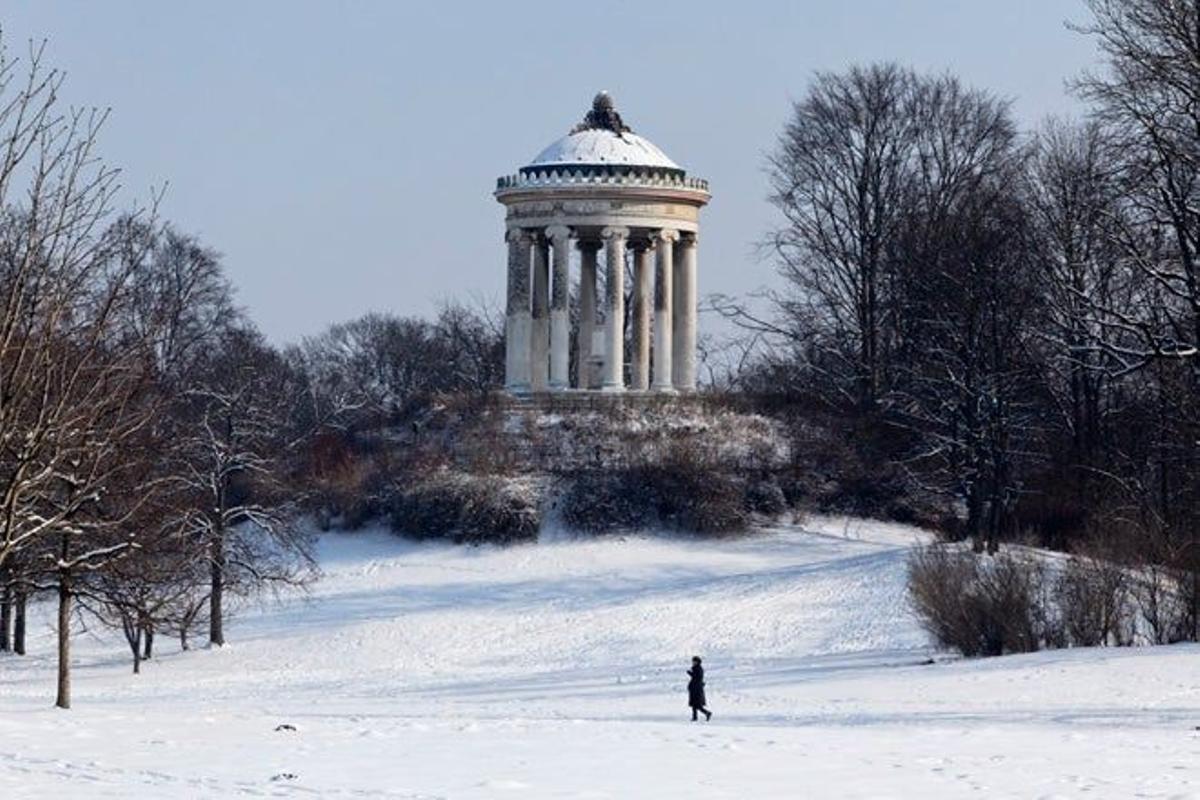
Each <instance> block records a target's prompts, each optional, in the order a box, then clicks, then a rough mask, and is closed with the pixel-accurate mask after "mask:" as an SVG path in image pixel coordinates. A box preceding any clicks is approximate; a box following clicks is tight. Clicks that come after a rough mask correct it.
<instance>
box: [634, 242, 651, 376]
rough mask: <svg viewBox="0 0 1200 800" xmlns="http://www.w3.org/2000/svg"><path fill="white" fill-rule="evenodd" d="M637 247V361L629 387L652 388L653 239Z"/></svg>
mask: <svg viewBox="0 0 1200 800" xmlns="http://www.w3.org/2000/svg"><path fill="white" fill-rule="evenodd" d="M632 247H633V364H631V365H630V380H629V388H631V389H633V390H634V391H636V392H644V391H646V390H647V389H649V388H650V303H651V298H650V278H651V275H650V242H648V241H645V240H638V241H637V242H634V243H633V244H632Z"/></svg>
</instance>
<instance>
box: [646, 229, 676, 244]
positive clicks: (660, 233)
mask: <svg viewBox="0 0 1200 800" xmlns="http://www.w3.org/2000/svg"><path fill="white" fill-rule="evenodd" d="M652 236H653V237H654V240H655V241H656V242H678V241H679V231H673V230H670V229H669V228H663V229H661V230H657V231H655V232H654V233H653V234H652Z"/></svg>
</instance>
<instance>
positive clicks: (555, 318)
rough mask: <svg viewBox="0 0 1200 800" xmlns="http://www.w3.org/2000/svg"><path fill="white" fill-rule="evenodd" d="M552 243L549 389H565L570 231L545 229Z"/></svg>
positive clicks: (569, 290)
mask: <svg viewBox="0 0 1200 800" xmlns="http://www.w3.org/2000/svg"><path fill="white" fill-rule="evenodd" d="M546 235H547V236H549V237H550V239H551V241H552V242H553V243H554V289H553V293H552V294H551V296H550V389H551V391H561V390H563V389H566V388H567V384H568V382H569V374H570V356H571V353H570V347H571V344H570V342H571V311H570V297H571V229H570V228H567V227H565V226H562V225H557V226H555V227H552V228H547V229H546Z"/></svg>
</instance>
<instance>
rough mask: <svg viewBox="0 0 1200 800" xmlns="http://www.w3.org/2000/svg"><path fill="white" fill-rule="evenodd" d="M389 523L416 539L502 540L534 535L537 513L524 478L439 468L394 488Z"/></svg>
mask: <svg viewBox="0 0 1200 800" xmlns="http://www.w3.org/2000/svg"><path fill="white" fill-rule="evenodd" d="M391 524H392V529H393V530H395V531H397V532H399V533H402V534H404V535H407V536H413V537H416V538H439V539H451V540H453V541H455V542H465V543H470V544H481V543H485V542H491V543H497V544H506V543H510V542H517V541H524V540H528V539H533V538H535V537H536V536H537V532H538V527H539V525H540V524H541V516H540V513H539V511H538V498H537V493H536V492H535V491H534V490H533V488H532V487H531V486H530V485H529V484H528V483H527V482H526V481H521V480H516V479H512V478H507V477H503V476H497V475H482V476H481V475H470V474H467V473H462V472H453V471H450V470H443V471H440V472H438V473H436V474H434V475H432V476H430V477H429V478H427V479H425V480H423V481H420V482H418V483H415V484H413V485H411V486H407V487H403V488H400V489H398V490H397V491H396V493H395V495H394V496H393V498H392V501H391Z"/></svg>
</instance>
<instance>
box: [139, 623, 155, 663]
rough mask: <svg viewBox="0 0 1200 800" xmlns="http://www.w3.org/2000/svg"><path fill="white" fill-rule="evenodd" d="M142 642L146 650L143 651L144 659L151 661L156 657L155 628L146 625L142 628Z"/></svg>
mask: <svg viewBox="0 0 1200 800" xmlns="http://www.w3.org/2000/svg"><path fill="white" fill-rule="evenodd" d="M142 641H143V642H145V645H146V646H145V649H144V650H143V651H142V658H143V659H145V660H147V661H148V660H150V657H151V656H153V655H154V626H153V625H146V626H144V627H143V628H142Z"/></svg>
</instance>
